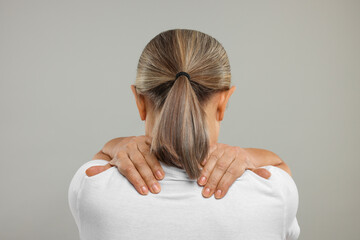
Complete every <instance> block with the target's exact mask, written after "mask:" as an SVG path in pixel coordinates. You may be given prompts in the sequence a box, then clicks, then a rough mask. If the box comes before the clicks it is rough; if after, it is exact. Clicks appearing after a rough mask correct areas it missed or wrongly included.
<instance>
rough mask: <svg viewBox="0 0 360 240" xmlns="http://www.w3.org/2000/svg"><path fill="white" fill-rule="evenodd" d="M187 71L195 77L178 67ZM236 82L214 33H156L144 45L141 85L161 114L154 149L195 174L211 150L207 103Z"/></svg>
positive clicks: (139, 75)
mask: <svg viewBox="0 0 360 240" xmlns="http://www.w3.org/2000/svg"><path fill="white" fill-rule="evenodd" d="M181 71H182V72H187V73H188V74H189V75H190V80H189V79H188V78H187V77H186V76H185V75H181V76H179V77H178V78H177V79H175V76H176V74H177V73H178V72H181ZM230 84H231V73H230V64H229V60H228V57H227V54H226V52H225V49H224V48H223V46H222V45H221V44H220V43H219V42H218V41H217V40H216V39H214V38H213V37H211V36H209V35H207V34H204V33H202V32H199V31H195V30H189V29H172V30H168V31H164V32H161V33H160V34H158V35H157V36H155V37H154V38H153V39H152V40H151V41H150V42H149V43H148V44H147V45H146V46H145V48H144V50H143V52H142V54H141V56H140V59H139V63H138V67H137V76H136V82H135V87H136V91H137V93H138V94H142V95H144V96H145V97H146V98H147V99H149V100H150V102H151V103H152V106H153V111H154V112H155V115H156V121H155V124H154V129H153V131H152V144H151V152H153V153H154V154H155V156H156V157H157V158H158V159H159V160H160V161H162V162H164V163H166V164H169V165H172V166H176V167H182V168H184V169H185V170H186V172H187V174H188V175H189V177H190V178H192V179H193V178H197V177H198V176H199V174H200V169H199V165H198V164H199V163H200V162H201V161H202V160H203V159H204V158H205V157H206V156H207V154H208V151H209V133H208V128H207V123H206V112H205V111H204V105H205V104H206V102H207V101H208V100H209V99H210V97H211V96H212V95H213V94H214V93H216V92H219V91H223V90H228V89H229V88H230Z"/></svg>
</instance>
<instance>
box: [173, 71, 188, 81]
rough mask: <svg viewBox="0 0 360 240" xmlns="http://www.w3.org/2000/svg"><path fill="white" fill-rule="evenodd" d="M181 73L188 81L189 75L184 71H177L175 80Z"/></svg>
mask: <svg viewBox="0 0 360 240" xmlns="http://www.w3.org/2000/svg"><path fill="white" fill-rule="evenodd" d="M181 75H185V76H186V77H187V78H188V79H189V81H190V75H189V74H188V73H186V72H178V73H177V74H176V77H175V80H176V79H177V78H178V77H180V76H181Z"/></svg>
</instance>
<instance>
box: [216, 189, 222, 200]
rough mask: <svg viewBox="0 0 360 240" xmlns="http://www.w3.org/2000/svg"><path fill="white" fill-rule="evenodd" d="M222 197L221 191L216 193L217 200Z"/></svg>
mask: <svg viewBox="0 0 360 240" xmlns="http://www.w3.org/2000/svg"><path fill="white" fill-rule="evenodd" d="M220 196H221V190H220V189H219V190H217V191H216V193H215V197H216V198H219V197H220Z"/></svg>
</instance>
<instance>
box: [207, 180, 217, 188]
mask: <svg viewBox="0 0 360 240" xmlns="http://www.w3.org/2000/svg"><path fill="white" fill-rule="evenodd" d="M217 183H218V182H217V181H216V179H214V178H210V179H209V181H208V182H207V186H208V187H209V188H210V189H214V188H215V187H216V186H217Z"/></svg>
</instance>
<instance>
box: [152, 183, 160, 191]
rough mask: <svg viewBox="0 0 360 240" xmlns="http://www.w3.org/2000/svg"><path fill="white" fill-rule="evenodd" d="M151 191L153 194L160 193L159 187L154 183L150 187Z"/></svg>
mask: <svg viewBox="0 0 360 240" xmlns="http://www.w3.org/2000/svg"><path fill="white" fill-rule="evenodd" d="M152 189H153V192H155V193H158V192H160V187H159V186H158V185H157V184H156V183H154V184H153V185H152Z"/></svg>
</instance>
